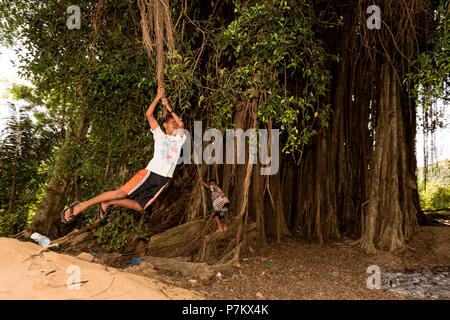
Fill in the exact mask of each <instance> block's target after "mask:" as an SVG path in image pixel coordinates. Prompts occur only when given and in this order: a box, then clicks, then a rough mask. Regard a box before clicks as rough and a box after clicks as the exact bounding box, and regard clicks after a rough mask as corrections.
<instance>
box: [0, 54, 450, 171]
mask: <svg viewBox="0 0 450 320" xmlns="http://www.w3.org/2000/svg"><path fill="white" fill-rule="evenodd" d="M12 61H15V62H16V64H18V60H17V56H16V54H15V52H14V50H13V49H9V48H6V47H4V46H0V131H1V130H2V129H3V128H4V125H5V121H4V118H5V117H7V116H8V106H7V104H6V102H7V101H8V100H9V101H12V100H11V98H8V97H6V95H7V92H6V90H7V88H10V87H11V86H12V84H13V83H17V84H29V82H27V81H26V80H24V79H22V78H21V77H20V76H19V75H18V68H17V66H14V64H13V62H12ZM17 103H18V102H16V104H17ZM19 103H20V102H19ZM439 103H440V104H442V103H443V102H442V100H440V101H438V104H439ZM443 120H444V121H443V122H444V123H446V124H447V128H444V129H438V130H437V132H436V146H435V147H436V150H435V154H434V156H435V158H434V159H430V160H435V161H440V160H444V159H450V106H449V105H447V106H446V114H445V119H443ZM416 141H417V145H416V157H417V165H418V166H423V134H422V130H421V129H419V128H418V130H417V138H416ZM429 162H430V164H431V163H432V162H431V161H429ZM433 162H434V161H433Z"/></svg>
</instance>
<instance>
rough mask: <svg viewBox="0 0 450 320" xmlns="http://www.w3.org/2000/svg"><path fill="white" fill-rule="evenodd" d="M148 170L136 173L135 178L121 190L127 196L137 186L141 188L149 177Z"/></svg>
mask: <svg viewBox="0 0 450 320" xmlns="http://www.w3.org/2000/svg"><path fill="white" fill-rule="evenodd" d="M147 173H148V170H147V169H143V170H141V171H139V172H138V173H136V174H135V175H134V177H133V178H131V179H130V181H128V182H127V183H125V184H124V185H123V186H122V187H121V188H120V189H121V190H123V191H125V192H126V193H127V194H130V193H131V191H133V190H134V189H135V188H136V187H137V186H139V185H140V184H141V183H142V182H143V181H144V180H145V177H147Z"/></svg>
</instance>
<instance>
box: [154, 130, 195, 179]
mask: <svg viewBox="0 0 450 320" xmlns="http://www.w3.org/2000/svg"><path fill="white" fill-rule="evenodd" d="M151 132H152V133H153V138H154V139H155V149H154V153H153V158H152V160H150V162H149V163H148V165H147V167H146V169H147V170H149V171H151V172H155V173H157V174H159V175H161V176H163V177H170V178H172V175H173V171H174V170H175V167H176V166H177V161H178V158H179V157H180V153H181V147H182V146H183V144H184V142H185V141H186V135H185V134H184V129H176V130H175V131H174V134H173V135H171V136H169V135H167V134H165V133H164V132H163V131H162V130H161V128H160V127H159V126H158V127H157V128H156V129H155V130H151ZM181 135H183V136H181Z"/></svg>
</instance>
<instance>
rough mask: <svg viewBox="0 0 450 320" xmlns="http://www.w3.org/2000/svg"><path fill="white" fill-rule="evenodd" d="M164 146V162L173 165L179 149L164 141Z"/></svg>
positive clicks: (162, 152) (162, 153) (162, 150)
mask: <svg viewBox="0 0 450 320" xmlns="http://www.w3.org/2000/svg"><path fill="white" fill-rule="evenodd" d="M162 146H163V147H164V148H163V149H161V155H162V158H163V159H164V161H166V163H168V164H173V162H174V159H175V158H176V156H177V155H178V148H176V147H171V146H170V143H168V142H167V141H163V142H162Z"/></svg>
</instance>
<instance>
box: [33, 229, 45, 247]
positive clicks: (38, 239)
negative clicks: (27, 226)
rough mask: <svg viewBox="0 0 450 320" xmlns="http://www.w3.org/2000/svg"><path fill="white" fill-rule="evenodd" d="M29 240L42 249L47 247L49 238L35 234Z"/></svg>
mask: <svg viewBox="0 0 450 320" xmlns="http://www.w3.org/2000/svg"><path fill="white" fill-rule="evenodd" d="M30 238H31V239H33V240H34V241H36V242H37V243H39V245H40V246H41V247H44V248H46V247H48V245H49V244H50V239H49V238H47V237H46V236H43V235H42V234H39V233H37V232H35V233H33V234H32V235H31V237H30Z"/></svg>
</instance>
